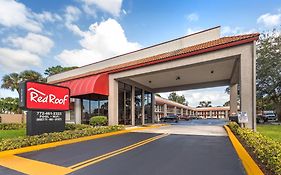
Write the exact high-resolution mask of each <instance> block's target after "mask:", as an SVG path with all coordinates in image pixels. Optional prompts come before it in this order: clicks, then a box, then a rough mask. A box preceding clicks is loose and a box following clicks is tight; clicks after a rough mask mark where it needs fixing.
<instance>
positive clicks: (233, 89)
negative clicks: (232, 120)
mask: <svg viewBox="0 0 281 175" xmlns="http://www.w3.org/2000/svg"><path fill="white" fill-rule="evenodd" d="M237 98H238V84H232V85H230V115H232V114H234V115H235V114H237Z"/></svg>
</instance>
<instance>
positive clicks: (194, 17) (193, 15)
mask: <svg viewBox="0 0 281 175" xmlns="http://www.w3.org/2000/svg"><path fill="white" fill-rule="evenodd" d="M186 18H187V20H188V21H190V22H193V21H198V20H199V15H198V14H197V13H191V14H189V15H187V16H186Z"/></svg>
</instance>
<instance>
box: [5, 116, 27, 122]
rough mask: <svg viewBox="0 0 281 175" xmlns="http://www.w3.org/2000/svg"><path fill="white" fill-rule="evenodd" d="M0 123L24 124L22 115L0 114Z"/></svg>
mask: <svg viewBox="0 0 281 175" xmlns="http://www.w3.org/2000/svg"><path fill="white" fill-rule="evenodd" d="M0 118H1V123H25V117H24V115H23V114H0Z"/></svg>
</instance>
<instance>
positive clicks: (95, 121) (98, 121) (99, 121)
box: [90, 116, 107, 126]
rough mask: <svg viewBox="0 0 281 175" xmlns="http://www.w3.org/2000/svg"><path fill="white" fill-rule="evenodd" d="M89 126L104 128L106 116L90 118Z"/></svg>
mask: <svg viewBox="0 0 281 175" xmlns="http://www.w3.org/2000/svg"><path fill="white" fill-rule="evenodd" d="M90 125H93V126H106V125H107V117H106V116H94V117H91V118H90Z"/></svg>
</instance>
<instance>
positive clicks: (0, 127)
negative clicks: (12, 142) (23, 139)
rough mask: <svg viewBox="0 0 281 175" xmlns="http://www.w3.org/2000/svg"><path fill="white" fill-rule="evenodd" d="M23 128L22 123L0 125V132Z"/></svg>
mask: <svg viewBox="0 0 281 175" xmlns="http://www.w3.org/2000/svg"><path fill="white" fill-rule="evenodd" d="M23 128H25V124H23V123H0V130H18V129H23Z"/></svg>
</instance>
